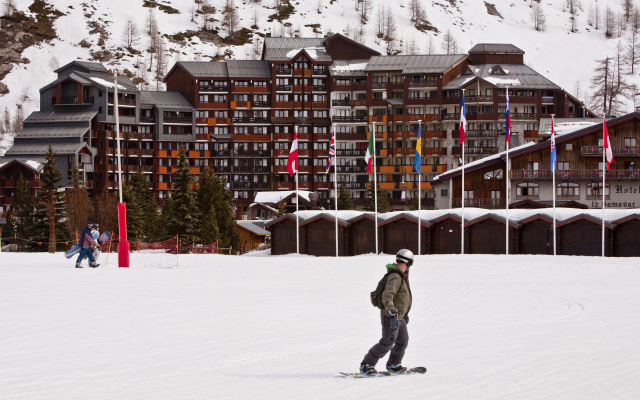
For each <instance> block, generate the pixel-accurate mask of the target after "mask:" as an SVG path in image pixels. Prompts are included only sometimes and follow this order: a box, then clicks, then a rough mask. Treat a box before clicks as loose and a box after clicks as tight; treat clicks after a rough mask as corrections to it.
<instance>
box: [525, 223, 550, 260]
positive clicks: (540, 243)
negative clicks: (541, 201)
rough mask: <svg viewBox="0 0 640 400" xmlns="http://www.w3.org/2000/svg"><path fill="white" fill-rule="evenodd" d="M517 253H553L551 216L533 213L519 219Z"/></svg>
mask: <svg viewBox="0 0 640 400" xmlns="http://www.w3.org/2000/svg"><path fill="white" fill-rule="evenodd" d="M518 254H551V255H552V254H553V218H550V217H549V216H547V215H543V214H535V215H532V216H531V217H528V218H526V219H523V220H522V221H520V233H519V235H518Z"/></svg>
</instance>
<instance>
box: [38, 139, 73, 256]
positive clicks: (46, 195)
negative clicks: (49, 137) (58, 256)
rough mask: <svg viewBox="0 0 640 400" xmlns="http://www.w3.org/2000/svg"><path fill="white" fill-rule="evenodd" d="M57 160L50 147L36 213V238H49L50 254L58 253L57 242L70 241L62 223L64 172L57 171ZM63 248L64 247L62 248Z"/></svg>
mask: <svg viewBox="0 0 640 400" xmlns="http://www.w3.org/2000/svg"><path fill="white" fill-rule="evenodd" d="M56 166H57V165H56V158H55V153H54V152H53V148H51V145H49V151H48V153H47V157H46V162H45V164H44V168H43V170H42V173H41V174H40V182H41V183H42V186H41V187H40V189H39V191H38V197H37V199H38V202H37V205H36V212H35V221H36V223H35V226H34V231H35V234H36V235H35V236H36V237H38V238H39V239H40V241H43V242H44V240H43V239H44V238H46V237H48V238H49V247H48V250H49V253H54V252H55V251H56V244H57V243H56V241H57V239H60V240H61V241H63V240H65V239H67V240H68V239H69V236H68V235H66V234H65V233H66V229H65V227H64V224H63V223H62V222H61V221H62V219H63V217H64V209H63V207H62V204H63V200H62V193H61V192H60V191H59V190H58V189H59V188H60V185H59V182H60V181H61V180H62V172H60V171H59V170H58V169H56ZM61 248H62V247H61Z"/></svg>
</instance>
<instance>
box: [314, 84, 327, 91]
mask: <svg viewBox="0 0 640 400" xmlns="http://www.w3.org/2000/svg"><path fill="white" fill-rule="evenodd" d="M312 88H313V90H315V91H320V92H326V91H327V85H313V86H312Z"/></svg>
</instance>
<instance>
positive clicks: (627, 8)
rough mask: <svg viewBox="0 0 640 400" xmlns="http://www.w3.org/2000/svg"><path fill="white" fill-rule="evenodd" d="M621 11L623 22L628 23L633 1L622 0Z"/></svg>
mask: <svg viewBox="0 0 640 400" xmlns="http://www.w3.org/2000/svg"><path fill="white" fill-rule="evenodd" d="M622 10H623V12H624V19H625V22H629V19H630V18H631V14H632V12H633V0H622Z"/></svg>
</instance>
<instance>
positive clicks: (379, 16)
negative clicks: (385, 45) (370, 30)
mask: <svg viewBox="0 0 640 400" xmlns="http://www.w3.org/2000/svg"><path fill="white" fill-rule="evenodd" d="M386 22H387V14H386V9H385V8H384V6H383V5H382V4H380V5H378V11H377V12H376V30H377V31H378V34H377V35H378V37H379V38H382V37H384V35H385V33H386V31H387V28H386Z"/></svg>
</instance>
